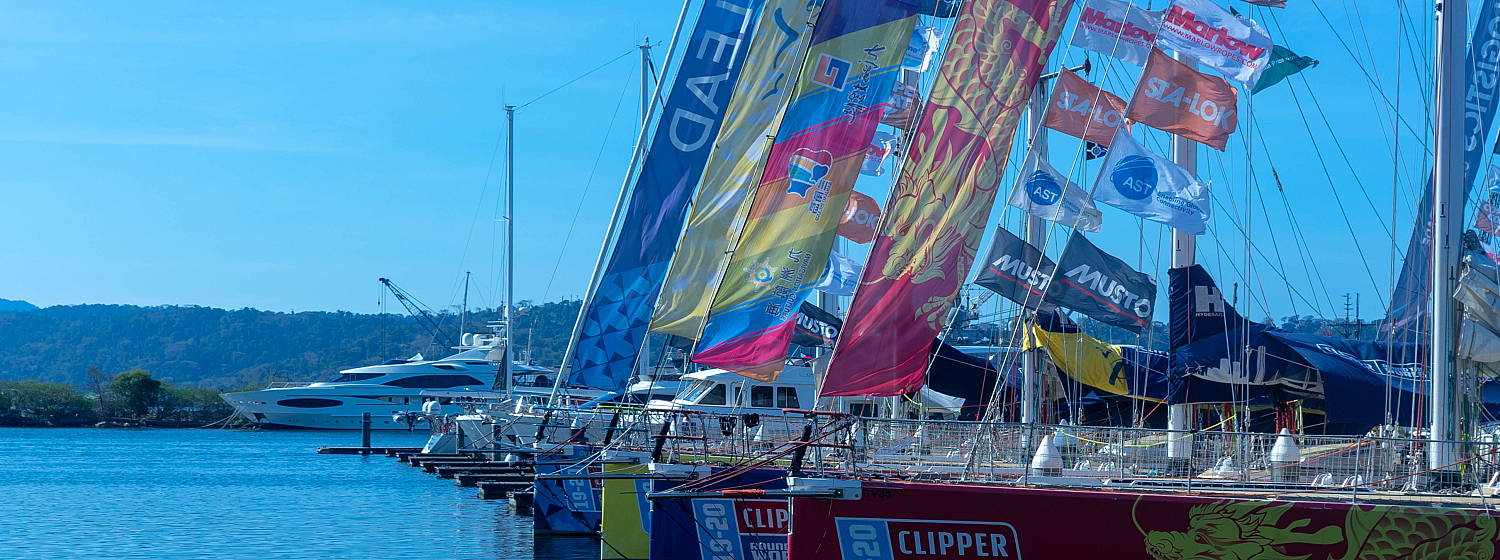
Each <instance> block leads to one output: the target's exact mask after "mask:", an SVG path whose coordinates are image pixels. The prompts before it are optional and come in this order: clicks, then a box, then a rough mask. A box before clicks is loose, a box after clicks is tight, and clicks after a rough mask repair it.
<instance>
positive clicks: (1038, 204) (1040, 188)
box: [1007, 150, 1104, 232]
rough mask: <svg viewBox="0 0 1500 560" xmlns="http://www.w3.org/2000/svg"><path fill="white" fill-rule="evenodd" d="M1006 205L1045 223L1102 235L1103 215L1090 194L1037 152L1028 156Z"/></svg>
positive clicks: (1032, 152)
mask: <svg viewBox="0 0 1500 560" xmlns="http://www.w3.org/2000/svg"><path fill="white" fill-rule="evenodd" d="M1007 204H1010V205H1011V206H1015V207H1016V208H1020V209H1022V210H1025V211H1026V213H1028V214H1031V215H1033V216H1036V217H1038V218H1041V219H1044V220H1052V221H1054V222H1057V223H1059V224H1061V225H1063V226H1067V227H1072V228H1076V229H1081V230H1083V231H1094V232H1097V231H1099V224H1100V223H1102V221H1103V217H1104V216H1103V214H1102V213H1100V212H1099V208H1098V207H1096V206H1094V200H1093V199H1091V198H1089V193H1087V192H1084V190H1083V189H1082V188H1080V187H1079V186H1078V185H1075V184H1073V182H1072V181H1069V180H1068V178H1067V177H1064V176H1063V174H1061V173H1058V172H1057V170H1056V169H1053V168H1052V166H1051V165H1049V164H1048V163H1047V160H1046V159H1044V158H1042V156H1041V154H1038V153H1037V152H1036V150H1032V151H1031V152H1030V153H1028V154H1026V162H1025V163H1023V164H1021V173H1020V177H1019V178H1018V179H1016V186H1015V188H1013V189H1011V191H1010V200H1009V201H1007Z"/></svg>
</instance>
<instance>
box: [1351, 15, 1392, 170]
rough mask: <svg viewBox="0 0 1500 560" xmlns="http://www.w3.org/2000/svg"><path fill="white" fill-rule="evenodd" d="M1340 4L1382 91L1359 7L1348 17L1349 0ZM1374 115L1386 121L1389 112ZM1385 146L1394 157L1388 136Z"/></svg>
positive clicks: (1377, 112) (1377, 67) (1356, 44)
mask: <svg viewBox="0 0 1500 560" xmlns="http://www.w3.org/2000/svg"><path fill="white" fill-rule="evenodd" d="M1341 2H1342V4H1343V6H1344V21H1345V22H1346V23H1348V24H1349V26H1350V29H1349V35H1350V36H1351V37H1355V38H1356V40H1355V46H1360V47H1364V54H1365V56H1366V58H1368V59H1369V61H1370V71H1371V72H1372V73H1374V74H1375V83H1376V87H1379V88H1381V89H1382V90H1384V86H1383V85H1381V84H1380V66H1379V65H1377V64H1376V63H1375V54H1374V53H1373V51H1371V49H1370V36H1369V34H1368V32H1364V31H1365V29H1364V19H1363V17H1362V16H1361V15H1360V13H1359V5H1358V4H1355V5H1354V16H1353V17H1350V15H1349V0H1341ZM1356 19H1358V20H1359V24H1360V28H1359V29H1358V30H1357V31H1356V30H1355V29H1354V21H1355V20H1356ZM1360 32H1364V33H1363V34H1361V33H1360ZM1360 63H1361V64H1363V63H1364V61H1363V60H1361V61H1360ZM1397 70H1398V71H1399V70H1400V68H1399V66H1398V68H1397ZM1366 89H1367V90H1368V89H1369V88H1366ZM1396 99H1397V101H1400V99H1401V98H1400V97H1397V98H1396ZM1370 101H1371V102H1372V103H1373V102H1374V101H1375V94H1374V92H1371V93H1370ZM1377 105H1378V104H1377ZM1375 115H1376V116H1377V117H1382V116H1383V117H1385V118H1386V119H1389V118H1390V112H1389V111H1386V112H1385V114H1384V115H1382V114H1381V111H1376V112H1375ZM1382 120H1384V119H1382ZM1380 124H1381V131H1382V132H1384V131H1385V127H1384V125H1385V123H1384V122H1382V123H1380ZM1385 145H1386V148H1387V149H1390V150H1392V151H1393V155H1394V148H1392V146H1391V138H1390V137H1389V136H1387V137H1386V138H1385Z"/></svg>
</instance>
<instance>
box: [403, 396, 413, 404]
mask: <svg viewBox="0 0 1500 560" xmlns="http://www.w3.org/2000/svg"><path fill="white" fill-rule="evenodd" d="M401 404H411V397H401Z"/></svg>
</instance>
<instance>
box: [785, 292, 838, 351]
mask: <svg viewBox="0 0 1500 560" xmlns="http://www.w3.org/2000/svg"><path fill="white" fill-rule="evenodd" d="M843 327H844V322H843V321H840V320H839V318H838V317H834V316H833V314H832V313H829V312H827V311H824V310H822V309H820V308H819V307H818V306H816V305H813V304H811V303H808V302H805V301H804V302H802V307H799V308H797V328H796V330H795V331H793V332H792V344H796V345H798V346H802V347H804V348H817V347H820V346H821V347H824V348H833V341H835V340H838V338H839V329H841V328H843Z"/></svg>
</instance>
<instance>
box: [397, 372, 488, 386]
mask: <svg viewBox="0 0 1500 560" xmlns="http://www.w3.org/2000/svg"><path fill="white" fill-rule="evenodd" d="M381 385H390V386H392V387H406V388H407V389H447V388H450V387H460V386H464V385H484V383H481V382H480V381H479V380H478V379H474V378H473V377H469V376H467V375H413V376H411V377H403V378H401V379H392V380H390V381H387V382H385V383H381Z"/></svg>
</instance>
